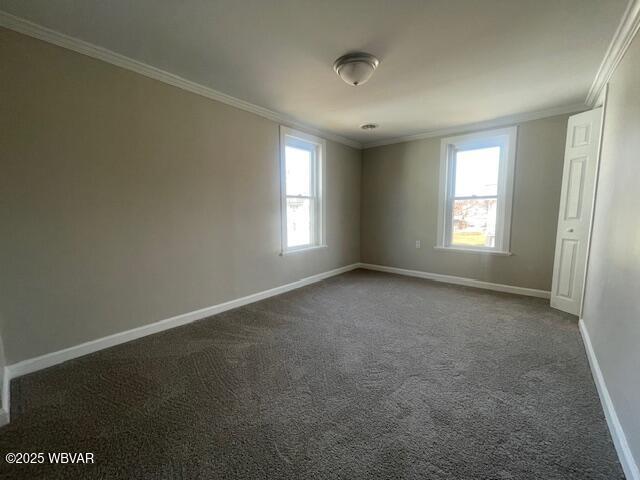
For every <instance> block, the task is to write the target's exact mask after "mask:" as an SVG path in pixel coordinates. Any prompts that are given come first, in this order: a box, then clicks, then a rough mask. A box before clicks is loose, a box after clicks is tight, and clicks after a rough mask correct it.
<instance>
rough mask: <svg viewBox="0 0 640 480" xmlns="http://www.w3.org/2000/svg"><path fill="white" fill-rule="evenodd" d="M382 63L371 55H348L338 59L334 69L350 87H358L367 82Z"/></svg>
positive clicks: (358, 53)
mask: <svg viewBox="0 0 640 480" xmlns="http://www.w3.org/2000/svg"><path fill="white" fill-rule="evenodd" d="M379 63H380V61H379V60H378V59H377V58H376V57H374V56H373V55H371V54H369V53H362V52H356V53H348V54H346V55H343V56H342V57H340V58H339V59H337V60H336V61H335V62H334V64H333V69H334V70H335V71H336V73H337V74H338V76H339V77H340V78H341V79H342V80H344V81H345V82H347V83H348V84H349V85H352V86H354V87H357V86H359V85H362V84H364V83H366V82H367V80H369V79H370V78H371V75H373V71H374V70H375V69H376V68H377V67H378V64H379Z"/></svg>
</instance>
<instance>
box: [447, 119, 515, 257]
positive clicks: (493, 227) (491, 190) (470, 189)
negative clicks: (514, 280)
mask: <svg viewBox="0 0 640 480" xmlns="http://www.w3.org/2000/svg"><path fill="white" fill-rule="evenodd" d="M516 133H517V127H511V128H505V129H500V130H493V131H490V132H481V133H474V134H470V135H461V136H458V137H450V138H444V139H443V140H442V147H441V159H440V202H439V215H438V243H437V245H436V248H446V249H452V250H467V251H475V252H493V253H500V254H509V247H510V245H509V237H510V233H511V199H512V196H513V173H514V164H515V148H516Z"/></svg>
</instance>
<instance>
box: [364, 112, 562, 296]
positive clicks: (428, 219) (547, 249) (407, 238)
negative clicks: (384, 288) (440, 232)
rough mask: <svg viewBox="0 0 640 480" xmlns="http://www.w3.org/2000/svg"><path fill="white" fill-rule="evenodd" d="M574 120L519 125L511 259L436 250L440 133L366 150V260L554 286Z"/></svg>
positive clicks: (510, 282)
mask: <svg viewBox="0 0 640 480" xmlns="http://www.w3.org/2000/svg"><path fill="white" fill-rule="evenodd" d="M567 119H568V116H566V115H563V116H558V117H552V118H546V119H542V120H535V121H531V122H525V123H522V124H520V125H519V129H518V147H517V152H516V174H515V187H514V202H513V220H512V231H511V247H512V248H511V251H512V252H513V255H512V256H509V257H502V256H494V255H486V254H476V253H467V252H453V251H444V252H443V251H437V250H434V248H433V247H434V245H435V244H436V230H437V218H438V189H439V181H438V178H439V177H438V175H439V173H438V172H439V168H440V140H441V139H440V138H429V139H426V140H418V141H413V142H407V143H400V144H395V145H388V146H383V147H377V148H371V149H367V150H365V151H364V154H363V161H362V202H361V204H362V220H361V221H362V231H361V237H362V245H361V249H362V261H363V262H366V263H375V264H380V265H387V266H393V267H400V268H407V269H413V270H422V271H426V272H431V273H440V274H447V275H456V276H460V277H468V278H474V279H477V280H483V281H487V282H494V283H502V284H506V285H516V286H521V287H529V288H537V289H543V290H550V289H551V274H552V269H553V254H554V246H555V232H556V226H557V222H558V203H559V201H560V187H561V179H562V165H563V161H564V141H565V134H566V126H567ZM416 240H420V241H421V244H422V246H421V248H420V249H416V248H415V242H416Z"/></svg>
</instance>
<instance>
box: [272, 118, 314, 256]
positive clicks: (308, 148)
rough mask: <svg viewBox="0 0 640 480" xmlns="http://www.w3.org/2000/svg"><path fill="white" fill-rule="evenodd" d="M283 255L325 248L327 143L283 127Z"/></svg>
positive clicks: (281, 145) (281, 146) (281, 147)
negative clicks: (324, 203)
mask: <svg viewBox="0 0 640 480" xmlns="http://www.w3.org/2000/svg"><path fill="white" fill-rule="evenodd" d="M280 150H281V152H282V158H281V177H282V216H283V221H282V252H283V253H288V252H293V251H300V250H306V249H309V248H315V247H319V246H322V245H323V233H324V232H323V230H324V228H323V197H322V191H323V184H322V181H323V170H322V167H323V158H322V156H323V153H324V141H323V140H322V139H319V138H317V137H313V136H310V135H307V134H304V133H302V132H297V131H295V130H292V129H289V128H286V127H281V144H280Z"/></svg>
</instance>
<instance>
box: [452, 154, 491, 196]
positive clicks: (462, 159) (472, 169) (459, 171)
mask: <svg viewBox="0 0 640 480" xmlns="http://www.w3.org/2000/svg"><path fill="white" fill-rule="evenodd" d="M499 166H500V147H489V148H478V149H474V150H461V151H458V152H456V185H455V196H456V197H470V196H473V195H476V196H484V195H497V194H498V170H499Z"/></svg>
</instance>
